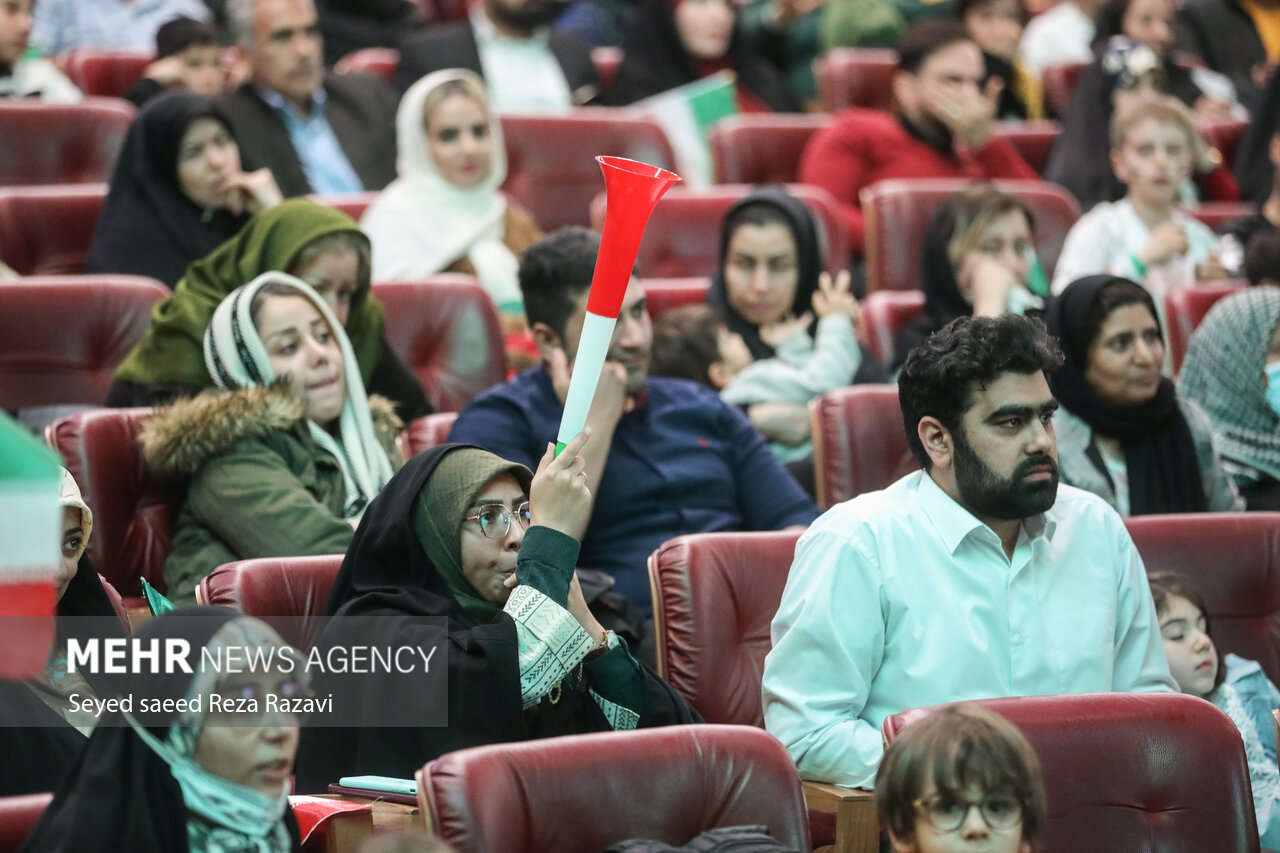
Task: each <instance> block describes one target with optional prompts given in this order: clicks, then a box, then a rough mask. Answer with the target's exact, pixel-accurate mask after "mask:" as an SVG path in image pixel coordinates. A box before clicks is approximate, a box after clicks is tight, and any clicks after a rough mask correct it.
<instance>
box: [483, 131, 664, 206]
mask: <svg viewBox="0 0 1280 853" xmlns="http://www.w3.org/2000/svg"><path fill="white" fill-rule="evenodd" d="M502 132H503V135H504V136H505V137H506V144H507V180H506V182H505V183H504V184H503V185H502V188H503V190H505V191H506V192H507V193H508V194H509V195H510V196H512V197H513V198H514V199H515V200H516V201H517V202H519V204H520V205H521V206H522V207H524V208H525V209H526V210H528V211H529V213H530V214H531V215H532V216H533V219H534V221H535V222H537V223H538V225H539V227H541V228H542V229H543V230H545V231H553V230H555V229H556V228H559V227H561V226H562V225H587V224H588V223H589V222H590V221H591V200H592V199H593V198H595V197H596V195H597V194H598V193H601V192H603V191H604V177H603V175H602V174H601V172H600V164H599V163H597V162H596V160H595V158H596V156H597V155H600V154H609V155H613V156H617V157H627V158H630V159H632V160H639V161H641V162H642V163H650V164H652V165H654V166H661V167H662V168H664V169H672V168H675V165H674V164H675V154H674V153H672V150H671V143H670V142H668V141H667V136H666V134H665V133H664V132H663V130H662V128H661V127H659V126H658V125H657V124H656V123H655V122H653V121H652V120H650V119H647V118H637V117H634V114H633V113H632V112H630V111H628V110H618V109H607V108H602V107H597V108H583V109H577V110H573V111H572V112H570V113H569V114H568V115H563V116H531V115H504V116H502Z"/></svg>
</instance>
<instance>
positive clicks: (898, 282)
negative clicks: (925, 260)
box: [862, 178, 1080, 290]
mask: <svg viewBox="0 0 1280 853" xmlns="http://www.w3.org/2000/svg"><path fill="white" fill-rule="evenodd" d="M994 183H995V185H996V186H997V187H999V188H1000V189H1002V190H1004V191H1005V192H1008V193H1012V194H1013V195H1016V196H1018V197H1019V198H1020V199H1022V200H1023V201H1024V202H1026V203H1027V205H1028V206H1029V207H1030V208H1031V212H1032V214H1033V215H1034V216H1035V227H1034V231H1033V237H1034V241H1035V245H1036V252H1037V253H1038V255H1039V257H1040V263H1041V265H1042V266H1043V267H1044V271H1045V275H1046V276H1048V277H1049V279H1050V280H1052V279H1053V268H1054V265H1055V264H1057V262H1058V253H1059V252H1061V251H1062V243H1063V241H1064V240H1066V238H1067V232H1068V231H1070V230H1071V226H1072V225H1074V224H1075V223H1076V220H1077V219H1079V218H1080V206H1079V205H1078V204H1076V200H1075V199H1074V198H1072V196H1071V194H1070V193H1069V192H1067V191H1066V190H1065V189H1063V188H1062V187H1060V186H1057V185H1056V184H1050V183H1045V182H1042V181H995V182H994ZM969 185H970V182H969V181H966V180H962V179H952V178H919V179H910V180H891V181H880V182H879V183H876V184H872V185H871V186H869V187H867V188H866V189H864V190H863V191H862V212H863V216H864V217H865V219H866V234H867V236H866V252H867V255H866V258H867V261H866V263H867V289H868V290H915V289H918V288H919V287H920V250H921V246H922V245H923V243H924V234H925V230H926V229H927V228H928V227H929V220H930V219H931V218H932V217H933V212H934V210H935V209H936V208H937V206H938V204H939V203H940V202H941V201H942V200H943V199H944V198H946V197H947V196H949V195H951V194H952V193H955V192H959V191H960V190H962V189H964V188H965V187H967V186H969Z"/></svg>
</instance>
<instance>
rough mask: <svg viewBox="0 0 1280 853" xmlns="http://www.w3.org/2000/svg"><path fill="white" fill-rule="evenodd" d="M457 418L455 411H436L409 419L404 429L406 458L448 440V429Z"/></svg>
mask: <svg viewBox="0 0 1280 853" xmlns="http://www.w3.org/2000/svg"><path fill="white" fill-rule="evenodd" d="M457 419H458V413H457V412H437V413H435V414H434V415H427V416H425V417H421V418H417V419H415V420H412V421H410V422H409V426H408V427H406V428H405V431H404V442H405V451H406V453H405V455H406V458H407V457H409V456H417V455H418V454H419V453H421V452H422V451H424V450H430V449H431V448H433V447H436V446H437V445H441V444H444V443H445V442H446V441H448V440H449V430H450V429H452V428H453V422H454V421H456V420H457Z"/></svg>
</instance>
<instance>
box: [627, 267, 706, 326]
mask: <svg viewBox="0 0 1280 853" xmlns="http://www.w3.org/2000/svg"><path fill="white" fill-rule="evenodd" d="M640 283H641V284H642V285H644V296H645V302H646V303H647V304H648V306H649V317H650V319H653V320H656V319H658V318H659V317H661V316H662V315H663V314H665V313H667V312H668V311H673V310H675V309H676V308H683V307H684V306H686V305H701V304H702V303H703V302H705V301H706V300H707V288H709V287H710V286H711V280H710V279H708V278H697V277H695V278H645V279H641V280H640Z"/></svg>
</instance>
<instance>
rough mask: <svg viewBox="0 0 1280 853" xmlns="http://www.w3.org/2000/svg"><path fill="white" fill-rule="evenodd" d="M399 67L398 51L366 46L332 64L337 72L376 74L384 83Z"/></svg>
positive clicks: (393, 75) (389, 79)
mask: <svg viewBox="0 0 1280 853" xmlns="http://www.w3.org/2000/svg"><path fill="white" fill-rule="evenodd" d="M399 67H400V51H398V50H395V49H394V48H389V47H366V48H364V49H363V50H356V51H352V52H351V53H348V54H347V55H346V56H344V57H342V58H341V59H339V60H338V61H337V63H336V64H335V65H334V66H333V70H334V71H336V72H338V73H339V74H351V73H353V72H355V73H364V74H376V75H377V76H379V77H381V78H382V81H383V82H384V83H390V82H391V80H392V78H393V77H395V76H396V69H398V68H399Z"/></svg>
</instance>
